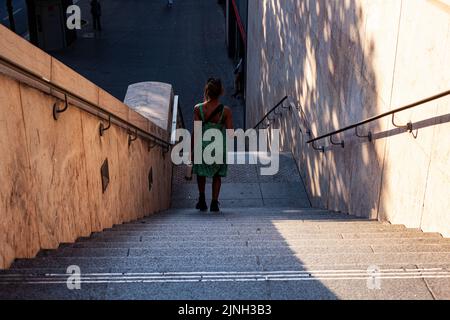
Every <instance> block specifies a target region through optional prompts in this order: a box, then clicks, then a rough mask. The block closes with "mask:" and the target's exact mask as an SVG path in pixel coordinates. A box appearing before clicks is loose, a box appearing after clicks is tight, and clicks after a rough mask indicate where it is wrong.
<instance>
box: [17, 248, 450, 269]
mask: <svg viewBox="0 0 450 320" xmlns="http://www.w3.org/2000/svg"><path fill="white" fill-rule="evenodd" d="M424 263H427V264H448V263H450V254H448V253H435V252H433V253H372V254H366V253H335V254H289V255H278V254H277V255H264V256H236V255H233V256H223V255H222V256H217V255H215V256H180V257H171V256H160V257H152V256H148V257H105V258H102V257H52V258H36V259H33V260H17V261H16V262H14V264H13V266H12V269H18V268H26V269H30V268H50V267H51V268H55V267H66V266H71V265H77V266H80V267H81V268H92V267H95V268H105V269H106V268H118V269H119V270H121V269H122V268H123V269H126V268H136V267H141V268H144V267H145V268H148V269H149V270H154V271H155V272H185V271H190V272H192V271H211V270H213V271H236V269H239V270H256V271H257V270H285V269H286V268H287V267H290V268H294V269H295V268H299V267H300V266H304V267H305V268H307V267H309V266H314V265H330V264H332V265H333V266H337V265H369V266H370V265H382V264H408V265H412V264H424Z"/></svg>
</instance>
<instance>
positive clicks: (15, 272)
mask: <svg viewBox="0 0 450 320" xmlns="http://www.w3.org/2000/svg"><path fill="white" fill-rule="evenodd" d="M20 261H24V260H20ZM370 266H371V265H368V264H339V265H333V264H329V263H328V264H317V265H308V266H306V265H298V266H297V265H295V266H293V265H287V266H286V268H285V269H277V270H275V269H273V270H271V271H268V272H279V271H281V272H295V271H311V272H314V271H340V272H349V273H350V272H354V271H361V270H363V271H364V270H367V269H368V268H369V267H370ZM377 267H378V268H379V269H380V270H406V271H408V270H436V269H442V270H447V271H450V263H420V264H409V263H406V264H405V263H391V264H378V265H377ZM81 271H82V273H84V274H105V273H106V274H107V273H110V274H118V275H120V274H139V273H152V272H155V271H154V270H153V269H149V268H148V267H145V266H132V267H125V268H124V267H120V268H119V267H117V266H111V267H108V268H104V267H101V266H99V267H96V266H90V267H87V266H85V267H83V269H82V270H81ZM182 272H196V271H182ZM200 272H201V271H200ZM216 272H221V271H216ZM240 272H260V271H251V270H245V269H242V268H239V267H237V271H236V272H235V273H240ZM261 272H264V270H262V271H261ZM176 273H178V272H176ZM66 274H68V273H67V267H65V266H59V267H43V268H40V267H37V268H26V267H21V268H12V269H10V270H0V280H1V279H4V278H9V277H15V276H17V277H20V276H45V275H66Z"/></svg>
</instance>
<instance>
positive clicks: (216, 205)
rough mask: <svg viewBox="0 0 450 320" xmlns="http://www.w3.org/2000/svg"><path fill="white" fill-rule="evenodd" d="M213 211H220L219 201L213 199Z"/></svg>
mask: <svg viewBox="0 0 450 320" xmlns="http://www.w3.org/2000/svg"><path fill="white" fill-rule="evenodd" d="M211 212H220V208H219V201H217V200H213V201H211Z"/></svg>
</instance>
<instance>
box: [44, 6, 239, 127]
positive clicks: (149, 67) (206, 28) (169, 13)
mask: <svg viewBox="0 0 450 320" xmlns="http://www.w3.org/2000/svg"><path fill="white" fill-rule="evenodd" d="M77 4H78V5H80V7H81V9H82V19H83V20H86V21H88V24H87V25H86V26H85V27H84V28H83V30H81V31H80V32H79V37H78V40H77V41H76V42H75V44H73V45H72V46H71V47H70V48H67V49H65V50H63V51H60V52H52V54H53V55H54V56H55V57H56V58H58V59H60V60H61V61H63V62H64V63H66V64H67V65H69V66H70V67H72V68H73V69H75V70H76V71H77V72H79V73H81V74H82V75H83V76H85V77H87V78H88V79H90V80H91V81H93V82H94V83H96V84H97V85H99V86H100V87H102V88H104V89H105V90H107V91H108V92H110V93H111V94H113V95H114V96H115V97H117V98H118V99H120V100H122V101H123V99H124V97H125V94H126V89H127V87H128V85H129V84H131V83H137V82H141V81H161V82H167V83H171V84H173V86H174V89H175V92H176V94H179V95H180V96H181V103H182V108H183V113H184V116H185V120H186V124H187V126H188V127H189V128H190V127H191V126H192V124H191V122H192V108H193V106H194V105H195V104H197V103H198V102H201V101H202V98H203V87H204V84H205V82H206V80H207V79H208V78H209V77H210V76H217V77H221V78H222V79H223V81H224V84H225V86H226V91H227V95H226V97H225V98H224V103H226V104H227V105H229V106H230V107H232V108H233V110H234V114H235V126H236V127H242V126H243V114H244V113H243V107H242V103H241V102H240V101H238V100H236V99H233V98H231V97H230V96H231V94H232V93H233V86H234V75H233V61H231V60H230V59H229V58H228V56H227V50H226V45H225V18H224V12H223V10H222V7H221V6H220V5H219V4H218V3H217V1H210V0H183V1H175V5H174V7H173V8H172V9H168V8H167V6H166V1H164V0H147V1H125V0H108V1H102V6H103V9H102V10H103V15H102V27H103V31H102V32H101V33H100V32H94V31H93V30H92V24H91V16H90V9H89V1H88V0H80V1H79V2H78V3H77Z"/></svg>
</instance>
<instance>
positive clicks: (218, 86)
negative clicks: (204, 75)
mask: <svg viewBox="0 0 450 320" xmlns="http://www.w3.org/2000/svg"><path fill="white" fill-rule="evenodd" d="M222 93H223V86H222V80H220V79H219V78H209V79H208V83H207V84H206V86H205V96H206V98H207V99H210V100H215V99H218V98H219V97H220V96H221V95H222Z"/></svg>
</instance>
